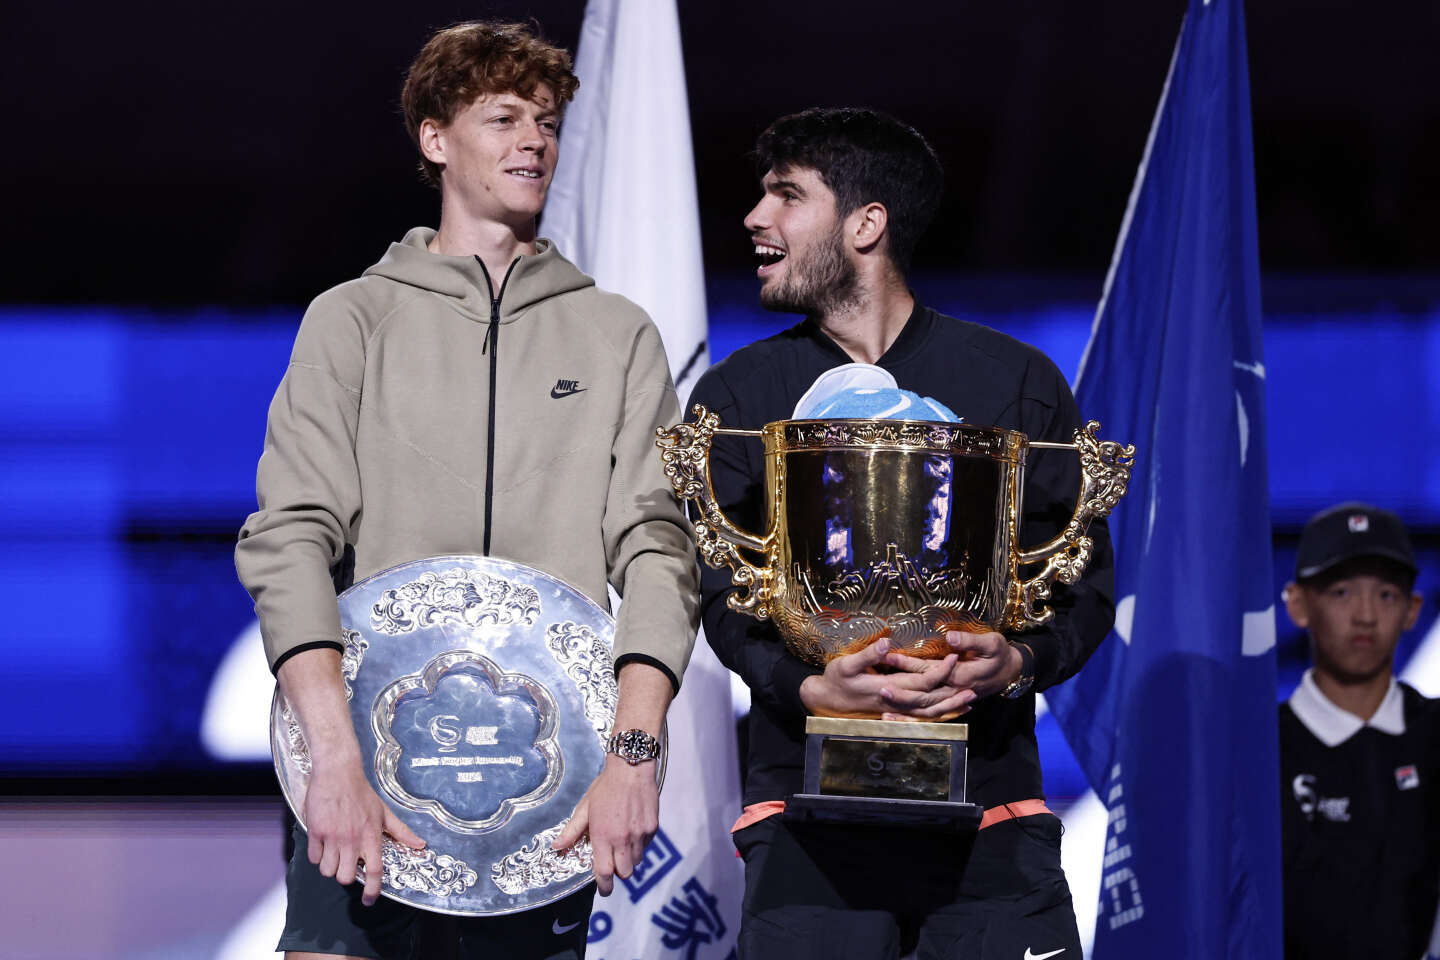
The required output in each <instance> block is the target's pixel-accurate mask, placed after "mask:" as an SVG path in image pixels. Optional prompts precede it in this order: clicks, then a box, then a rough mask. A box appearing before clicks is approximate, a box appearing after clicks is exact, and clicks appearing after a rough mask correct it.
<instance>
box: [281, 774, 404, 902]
mask: <svg viewBox="0 0 1440 960" xmlns="http://www.w3.org/2000/svg"><path fill="white" fill-rule="evenodd" d="M305 828H306V833H307V835H308V836H309V838H310V845H309V848H308V851H307V852H308V854H309V856H310V862H311V863H313V864H316V865H318V866H319V868H320V873H321V875H323V876H326V877H334V878H335V879H336V880H337V881H338V882H340V883H342V884H345V885H347V886H348V885H349V884H351V883H354V882H355V878H356V876H357V875H358V873H359V868H360V865H361V864H364V865H365V866H366V868H367V869H366V870H365V891H364V893H363V894H362V895H361V901H362V902H363V903H364V904H365V905H366V906H367V907H368V906H370V905H371V904H373V903H374V902H375V901H376V899H377V898H379V896H380V882H381V880H383V879H384V874H385V870H384V866H383V858H382V855H381V850H380V842H381V835H382V834H389V835H390V836H391V837H392V838H393V839H395V840H397V841H398V842H400V843H403V844H404V845H405V846H407V847H410V848H412V849H415V850H420V849H422V848H423V847H424V846H425V841H424V840H422V839H420V837H418V836H416V834H415V832H414V831H413V830H411V829H410V828H409V827H408V826H406V825H405V821H403V820H401V819H400V818H399V817H397V816H396V815H395V813H394V811H392V810H391V809H390V808H389V807H388V806H386V805H385V802H384V801H383V800H381V799H380V797H379V795H378V794H376V793H375V791H374V789H372V788H371V786H370V784H369V782H368V781H367V780H366V779H365V774H364V772H363V771H362V770H361V767H360V763H359V758H358V756H357V757H355V758H354V759H353V761H351V762H343V761H339V762H337V761H332V762H330V763H327V765H326V766H324V767H322V766H321V764H320V763H319V762H318V761H317V762H316V763H315V766H314V767H313V768H312V772H311V776H310V786H309V789H308V790H307V792H306V794H305Z"/></svg>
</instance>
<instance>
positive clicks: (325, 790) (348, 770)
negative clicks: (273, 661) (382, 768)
mask: <svg viewBox="0 0 1440 960" xmlns="http://www.w3.org/2000/svg"><path fill="white" fill-rule="evenodd" d="M278 679H279V681H280V692H281V693H283V694H284V695H285V700H286V702H288V703H289V704H290V708H291V710H293V711H294V712H295V716H296V717H297V718H298V719H299V721H300V730H301V732H302V733H303V734H304V735H305V742H306V744H307V745H308V746H309V747H310V763H311V768H310V770H311V772H310V786H309V788H308V789H307V790H306V793H305V816H304V821H305V831H306V833H307V834H309V837H310V846H309V849H308V853H309V855H310V862H311V863H313V864H316V865H318V866H319V867H320V872H321V873H322V874H323V875H325V876H327V877H334V878H335V879H336V880H338V881H339V882H341V883H343V884H346V885H348V884H351V883H354V882H355V875H356V873H357V872H358V869H359V865H360V864H361V863H362V862H363V863H364V864H365V865H366V866H367V868H368V869H366V871H365V892H364V894H363V900H364V902H365V905H366V906H369V905H370V904H372V903H374V902H375V900H376V899H377V898H378V897H379V896H380V881H381V880H383V879H384V874H385V868H384V862H383V859H382V857H381V852H380V839H381V834H382V833H388V834H389V835H390V836H392V837H394V838H395V839H396V840H398V841H399V842H401V843H403V844H405V845H406V846H407V847H412V848H414V849H416V850H419V849H420V848H422V847H424V846H425V841H423V840H421V839H420V838H419V837H417V836H416V835H415V833H414V832H413V831H412V830H411V829H410V828H409V827H407V826H406V825H405V823H404V821H402V820H401V819H400V818H399V817H397V816H395V814H394V813H392V812H391V810H390V808H389V807H387V806H386V805H385V802H384V801H383V800H381V799H380V797H379V795H378V794H376V793H375V791H374V790H373V789H372V788H371V786H370V783H369V781H368V780H366V779H365V771H364V767H363V765H362V763H361V760H360V744H359V741H357V740H356V739H355V727H354V725H353V724H352V723H351V722H350V707H349V705H348V703H347V702H346V700H345V686H344V683H343V682H342V681H341V679H340V653H339V651H337V650H332V649H329V648H316V649H314V650H305V651H302V652H301V653H297V654H296V655H295V656H293V657H291V658H290V659H288V660H286V661H285V662H284V663H283V664H281V666H280V672H279V674H278Z"/></svg>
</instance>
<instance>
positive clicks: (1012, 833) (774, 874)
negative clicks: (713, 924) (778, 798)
mask: <svg viewBox="0 0 1440 960" xmlns="http://www.w3.org/2000/svg"><path fill="white" fill-rule="evenodd" d="M1060 832H1061V827H1060V821H1059V819H1058V818H1056V817H1054V816H1052V815H1050V814H1039V815H1037V816H1032V817H1022V818H1019V819H1015V820H1006V821H1001V822H1000V823H997V824H995V825H994V826H991V827H987V828H985V829H984V830H981V831H979V833H977V834H971V835H969V836H964V837H957V836H950V835H942V834H935V833H927V832H925V831H923V830H895V829H887V828H874V827H855V828H841V827H835V826H827V825H819V824H817V825H803V826H793V825H791V824H788V823H785V822H783V821H782V820H781V819H780V818H779V817H771V818H769V819H767V820H762V821H760V822H759V823H756V824H754V825H752V826H749V827H746V828H745V829H743V830H740V831H738V832H737V833H735V835H734V840H735V846H736V849H738V850H739V851H740V854H741V856H743V857H744V858H745V898H744V901H743V904H742V907H741V918H740V937H739V956H740V960H807V958H815V960H831V958H834V957H846V958H855V960H871V958H874V960H894V958H897V957H900V956H902V955H904V954H906V953H909V952H910V951H912V950H913V951H916V953H917V956H918V957H919V960H940V958H944V960H992V958H994V960H1020V958H1021V957H1024V956H1027V955H1028V956H1033V957H1050V956H1053V957H1056V958H1057V960H1080V933H1079V930H1078V928H1077V927H1076V924H1075V912H1074V908H1073V906H1072V904H1071V901H1070V887H1069V885H1068V884H1067V883H1066V882H1065V873H1064V871H1063V870H1062V869H1061V867H1060ZM1062 951H1063V952H1062Z"/></svg>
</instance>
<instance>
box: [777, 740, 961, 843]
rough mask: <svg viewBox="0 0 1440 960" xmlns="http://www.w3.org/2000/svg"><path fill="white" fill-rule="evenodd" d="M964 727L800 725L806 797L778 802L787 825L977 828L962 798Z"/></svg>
mask: <svg viewBox="0 0 1440 960" xmlns="http://www.w3.org/2000/svg"><path fill="white" fill-rule="evenodd" d="M968 745H969V726H968V725H966V724H963V723H910V722H899V721H889V720H845V719H837V718H832V717H807V718H806V719H805V790H804V792H803V793H797V794H795V795H794V796H792V797H790V798H789V799H788V800H786V801H785V819H786V820H788V821H791V822H797V823H798V822H819V823H845V824H851V825H859V824H868V825H875V826H881V825H885V826H909V827H924V828H929V829H940V830H951V831H965V830H974V829H977V828H978V827H979V825H980V816H981V814H982V813H983V812H984V811H983V809H982V808H981V807H980V805H979V804H975V803H969V802H967V801H966V799H965V760H966V748H967V747H968Z"/></svg>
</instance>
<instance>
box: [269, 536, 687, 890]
mask: <svg viewBox="0 0 1440 960" xmlns="http://www.w3.org/2000/svg"><path fill="white" fill-rule="evenodd" d="M457 564H459V565H469V566H472V567H479V568H482V569H485V570H486V571H487V572H489V573H492V574H494V573H496V572H500V573H501V574H502V575H503V576H507V577H512V576H517V575H518V576H520V577H522V578H530V579H531V580H532V581H533V582H534V583H537V584H543V586H542V587H541V592H542V594H544V595H546V596H549V597H550V598H551V601H552V602H553V600H554V599H555V598H556V595H555V594H551V593H549V590H551V589H553V590H556V591H558V592H559V593H560V594H563V595H564V599H563V601H562V603H561V606H560V607H558V608H556V609H554V610H552V611H550V612H549V613H548V614H546V615H544V616H539V617H537V618H536V619H535V622H534V623H530V624H511V625H509V626H505V627H503V628H502V629H503V630H504V635H505V636H506V637H509V635H510V634H511V631H512V630H517V629H523V630H525V631H526V637H527V642H528V639H533V641H534V643H535V646H534V648H533V649H534V651H535V657H536V659H538V658H539V657H540V656H542V655H543V656H544V657H545V658H546V659H550V658H551V654H550V653H549V652H547V651H546V650H545V648H546V642H545V629H546V627H547V626H548V625H551V623H552V621H553V622H555V623H559V622H563V621H580V622H586V621H587V620H590V618H592V617H593V618H595V619H594V620H590V622H589V625H590V627H591V628H592V629H593V630H595V631H596V632H597V633H599V632H601V631H603V639H604V642H605V646H606V647H607V648H609V650H607V652H609V651H610V650H613V639H614V619H613V617H612V616H611V615H610V613H609V612H608V611H606V610H605V609H604V608H603V607H602V606H600V604H598V603H597V602H596V601H594V600H593V599H591V598H590V597H588V596H586V595H585V594H584V593H583V592H581V591H580V590H579V589H577V588H576V587H574V586H572V585H571V584H569V583H566V582H565V581H564V580H561V579H560V578H558V577H556V576H554V575H553V574H550V573H548V572H546V571H544V570H540V569H538V568H536V567H532V566H529V565H528V564H524V563H521V562H519V561H515V560H509V559H505V558H499V557H482V556H479V555H466V554H447V555H437V556H435V557H426V558H422V559H418V560H412V561H407V562H406V563H403V564H397V565H396V566H393V567H389V568H386V569H385V570H381V571H378V572H377V573H375V574H372V575H371V576H369V577H366V578H365V579H364V580H361V581H359V582H357V583H356V584H354V585H353V586H352V587H350V588H349V589H347V590H346V591H345V592H344V593H342V594H341V595H340V596H339V597H337V598H336V599H337V603H339V604H340V605H341V612H342V620H343V621H345V622H344V623H342V628H343V629H349V628H351V627H352V626H361V624H359V623H355V624H351V623H349V622H348V620H349V619H353V615H354V611H349V613H350V614H351V615H352V616H351V617H349V618H347V617H346V616H345V615H346V613H347V609H346V607H345V604H344V601H346V600H347V599H349V600H351V601H352V606H353V605H354V601H355V600H357V599H360V600H363V599H364V598H354V597H353V596H352V595H353V594H355V593H359V592H362V591H363V589H364V588H365V587H367V586H373V583H372V581H376V580H381V579H382V578H383V579H384V580H386V581H387V582H391V583H401V582H408V581H409V580H412V579H414V577H415V576H416V575H417V572H427V571H428V572H434V571H440V570H444V569H450V568H453V567H454V566H455V565H457ZM366 606H367V607H368V604H366ZM363 627H364V629H363V631H362V632H363V633H364V634H365V636H367V637H368V638H369V639H370V641H371V643H370V645H369V648H368V649H367V650H365V651H364V653H363V654H362V656H364V658H365V660H367V661H368V660H369V659H370V657H369V656H365V655H366V654H370V655H373V654H374V653H375V651H376V647H375V642H376V641H377V640H380V641H385V640H389V639H391V638H390V637H389V636H388V635H383V636H382V635H380V634H378V632H377V631H376V630H374V629H371V625H370V624H369V623H368V622H366V623H365V624H363ZM427 629H433V628H427ZM530 631H533V633H531V632H530ZM419 632H421V631H417V633H419ZM450 632H451V633H453V629H452V630H451V631H450ZM486 632H488V628H487V627H486V625H484V624H478V625H476V626H475V627H474V633H473V634H471V636H474V638H475V640H476V642H477V643H482V642H483V635H484V634H485V633H486ZM475 649H479V650H486V649H487V648H484V647H480V646H477V647H475ZM487 655H488V653H487ZM552 662H553V661H552ZM367 665H368V664H367ZM357 666H358V664H357ZM504 666H505V668H506V669H507V670H513V669H516V666H515V665H514V664H510V663H505V664H504ZM557 666H558V665H557ZM357 672H358V671H357ZM568 679H569V680H570V683H572V684H573V683H574V680H573V678H568ZM371 682H372V683H373V682H374V681H371ZM381 685H382V686H383V683H382V684H381ZM356 689H357V691H358V690H359V689H360V687H359V686H358V685H357V688H356ZM573 693H574V696H575V698H576V699H577V700H583V699H584V695H585V694H584V691H583V690H581V689H579V688H578V686H577V688H576V689H575V690H574V691H573ZM369 694H370V691H368V690H367V691H366V697H367V698H368V697H369ZM567 696H570V694H567ZM283 712H284V700H283V697H282V696H281V694H280V691H279V688H278V686H277V688H276V690H275V695H274V697H273V698H272V704H271V730H270V738H271V746H272V754H273V757H274V759H275V765H276V770H277V774H279V775H280V776H279V779H280V781H281V782H280V786H281V788H282V789H281V793H282V795H283V796H284V798H285V801H286V804H287V805H288V806H289V807H290V809H291V811H292V812H293V813H294V814H295V816H296V819H297V820H298V821H299V822H300V824H301V826H302V827H303V826H304V818H303V816H301V809H302V808H303V802H304V797H305V793H306V791H307V790H308V786H309V777H308V775H304V774H303V772H302V771H300V770H298V768H297V765H296V763H295V759H296V758H295V757H294V756H293V754H294V750H293V749H292V748H293V747H295V746H297V745H296V744H294V743H292V742H291V739H292V738H291V737H289V736H288V733H289V732H290V731H289V729H288V726H287V724H285V723H284V722H283V721H284V717H283ZM573 721H578V723H577V724H576V728H575V729H577V730H578V729H584V730H585V731H587V733H588V738H589V740H590V742H592V743H595V744H597V746H599V744H600V738H599V737H597V736H596V734H595V732H594V727H593V725H592V724H591V723H590V722H588V719H587V718H583V717H582V716H581V715H580V714H579V713H577V714H576V715H575V717H574V718H573ZM573 721H572V722H573ZM357 723H358V721H357ZM357 732H358V731H357ZM667 739H668V737H667V736H666V735H665V732H664V731H662V734H661V742H662V758H663V757H664V755H665V750H664V746H663V745H664V744H665V742H666V740H667ZM305 752H306V753H307V754H308V750H306V751H305ZM601 760H602V762H603V747H602V748H601ZM663 769H664V766H663V762H662V763H661V764H657V782H658V781H662V780H663V776H664V774H663ZM296 774H299V776H296ZM588 785H589V784H588V782H587V783H586V784H585V785H584V786H585V787H588ZM566 790H567V791H568V790H569V787H568V786H567V787H566ZM582 792H583V791H582ZM576 799H578V795H577V797H576ZM408 813H409V811H407V814H408ZM557 813H558V811H557ZM569 815H570V809H569V807H568V806H567V808H566V810H565V812H564V815H563V818H562V821H561V822H563V820H568V818H569ZM548 828H549V826H548V825H547V826H546V827H545V828H544V829H548ZM451 837H453V838H454V839H455V840H456V842H457V843H458V842H459V841H460V837H459V836H458V835H455V834H448V835H447V839H449V838H451ZM514 840H515V847H516V849H517V850H518V849H519V848H521V847H522V846H523V844H525V843H529V842H531V840H533V837H531V836H530V831H527V832H526V833H525V834H524V835H523V836H520V835H517V836H515V837H514ZM581 845H582V846H583V845H584V844H583V843H582V844H581ZM386 847H387V857H386V860H387V866H388V861H389V859H390V857H389V853H390V849H389V848H391V847H394V848H395V850H396V851H397V852H403V849H402V848H400V847H398V846H397V845H395V844H394V842H393V841H387V842H386ZM432 850H433V851H434V852H435V853H436V854H445V855H447V856H453V859H454V860H455V861H456V863H457V864H458V866H459V867H460V868H463V869H464V870H469V871H472V872H474V873H478V874H480V875H481V876H480V877H478V878H477V879H478V880H479V884H478V886H477V887H476V888H475V889H476V890H479V889H480V888H484V887H485V886H486V885H487V882H493V881H491V880H490V878H488V877H485V876H484V875H485V874H487V873H489V870H488V869H487V867H486V866H485V863H486V862H487V861H488V859H489V855H487V854H485V853H484V852H483V851H480V850H476V851H472V852H471V853H466V852H464V850H462V849H460V848H453V847H452V848H448V849H446V850H440V849H437V844H435V843H432V844H431V845H430V846H429V847H427V848H426V852H430V851H432ZM506 852H509V851H506ZM500 855H501V854H499V853H497V854H496V856H497V857H498V856H500ZM475 857H480V858H481V859H480V860H478V861H477V860H476V859H475ZM462 858H463V859H462ZM467 861H468V863H467ZM388 872H389V871H388V869H387V874H388ZM592 879H593V878H591V877H590V876H589V872H588V870H585V871H582V872H580V873H578V874H577V875H575V876H573V877H570V878H569V879H568V880H565V881H557V882H555V883H553V884H550V885H546V886H544V887H539V888H536V889H537V892H540V893H541V895H539V896H536V897H535V898H533V899H530V900H528V901H526V902H524V903H520V904H514V903H513V902H502V903H498V904H497V903H494V902H493V898H492V902H491V903H490V904H488V905H486V906H484V907H483V908H482V907H481V905H480V903H481V902H482V901H480V900H479V898H475V899H473V900H471V901H470V902H469V903H468V904H466V905H462V906H457V905H459V904H460V901H456V902H455V903H449V902H446V903H435V902H432V901H433V899H434V898H433V897H432V898H430V899H426V900H419V899H417V898H416V896H414V895H412V893H413V891H411V890H408V889H398V888H394V889H392V886H391V884H390V883H389V882H386V883H385V884H384V885H383V886H382V888H381V894H382V896H385V897H388V898H390V899H392V900H395V901H397V902H400V903H405V904H406V905H408V906H411V907H414V908H416V909H421V910H426V911H429V912H432V913H439V914H446V915H450V916H461V917H466V916H469V917H474V916H501V915H507V914H512V913H519V912H523V911H526V910H534V909H539V908H541V907H544V906H546V905H548V904H551V903H555V902H557V901H558V900H561V899H563V898H564V897H566V896H569V895H570V894H572V893H574V892H575V891H576V890H578V889H580V888H582V887H583V886H584V885H585V884H586V883H589V882H591V881H592ZM467 886H469V884H468V883H467ZM473 892H474V891H472V893H473ZM492 893H494V894H498V896H499V898H500V899H501V900H502V901H513V899H514V898H513V897H511V896H508V895H504V892H503V891H498V890H497V891H493V892H492ZM422 896H423V894H422Z"/></svg>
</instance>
